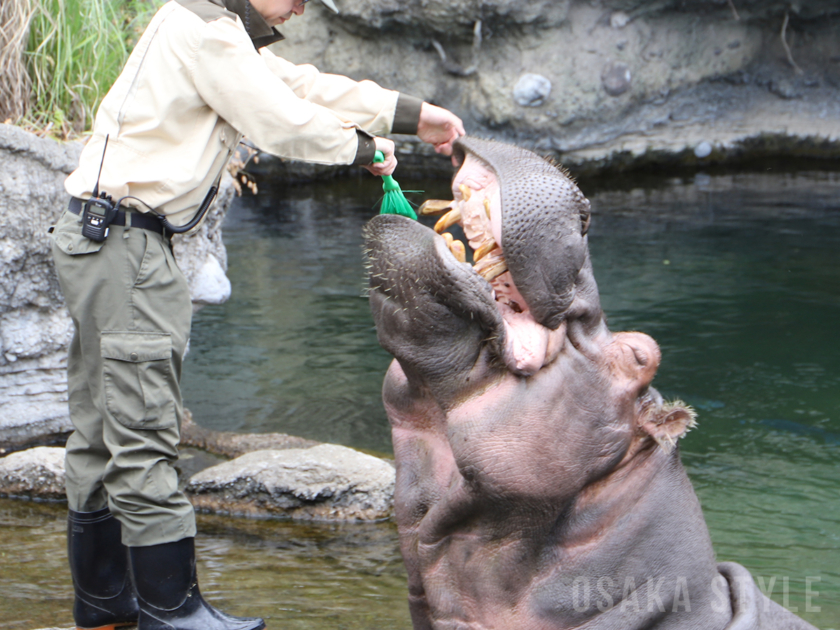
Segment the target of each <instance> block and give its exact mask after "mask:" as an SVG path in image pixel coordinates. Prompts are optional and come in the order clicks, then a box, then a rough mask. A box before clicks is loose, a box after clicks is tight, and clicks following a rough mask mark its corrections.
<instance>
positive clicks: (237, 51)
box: [188, 18, 396, 164]
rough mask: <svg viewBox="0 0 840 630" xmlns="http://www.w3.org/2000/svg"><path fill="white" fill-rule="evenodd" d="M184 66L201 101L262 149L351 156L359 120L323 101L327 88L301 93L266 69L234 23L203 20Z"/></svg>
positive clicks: (324, 159)
mask: <svg viewBox="0 0 840 630" xmlns="http://www.w3.org/2000/svg"><path fill="white" fill-rule="evenodd" d="M188 70H189V72H190V73H191V76H192V79H193V81H194V83H195V86H196V90H197V91H198V94H199V95H200V96H201V98H202V99H203V100H204V102H205V103H207V105H208V106H209V107H210V108H212V109H213V110H214V111H215V112H216V113H217V114H219V116H221V117H222V118H224V119H225V120H226V121H227V122H228V123H230V124H231V125H233V127H235V128H236V129H237V131H239V132H240V133H242V134H244V135H245V136H247V137H248V138H249V139H250V140H252V141H253V142H254V143H255V144H256V145H257V146H258V147H260V148H261V149H262V150H264V151H267V152H268V153H272V154H274V155H277V156H280V157H286V158H292V159H298V160H303V161H306V162H315V163H319V164H352V163H353V162H354V160H355V159H356V154H357V149H358V146H359V140H358V135H357V129H358V127H359V125H357V123H356V122H354V121H353V120H352V119H351V118H350V117H343V116H341V115H339V114H338V113H337V112H335V111H332V110H331V109H329V108H328V107H326V106H325V105H324V103H325V102H326V103H328V102H329V98H330V95H329V93H328V94H326V95H324V96H321V98H320V99H315V100H309V99H305V98H301V97H300V96H299V95H298V94H297V93H296V91H295V89H294V87H298V89H300V87H301V86H299V85H298V86H291V85H289V84H287V83H286V82H285V81H283V80H282V79H281V78H279V77H278V76H276V75H275V74H274V73H273V72H271V71H270V70H269V68H268V65H267V64H266V63H265V61H264V60H263V58H262V57H261V55H260V54H259V53H258V52H257V51H256V50H255V49H254V46H253V44H252V43H251V40H250V39H249V38H248V36H247V35H246V33H245V32H244V30H242V29H241V28H240V27H239V25H238V23H237V22H235V21H233V20H231V19H228V18H221V19H218V20H214V21H212V22H209V23H207V24H205V25H204V28H202V29H201V30H200V34H199V36H198V37H197V41H196V44H195V54H194V56H193V58H192V63H191V67H190V68H189V69H188ZM337 92H340V90H337ZM395 99H396V97H395ZM319 100H320V101H321V102H318V101H319Z"/></svg>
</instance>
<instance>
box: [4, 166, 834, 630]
mask: <svg viewBox="0 0 840 630" xmlns="http://www.w3.org/2000/svg"><path fill="white" fill-rule="evenodd" d="M401 183H403V187H404V188H414V187H416V188H422V189H424V190H426V194H425V195H423V197H438V198H444V197H445V196H446V191H447V187H448V185H447V182H422V183H420V184H414V183H413V182H410V181H406V182H402V181H401ZM581 185H582V187H583V189H584V192H585V193H586V194H587V196H589V197H590V199H591V200H592V203H593V213H594V217H593V222H592V228H591V232H590V234H591V239H590V248H591V251H592V257H593V263H594V267H595V274H596V278H597V280H598V284H599V287H600V290H601V295H602V302H603V307H604V309H605V311H606V313H607V315H608V317H609V322H610V327H611V328H612V329H613V330H642V331H644V332H647V333H649V334H650V335H652V336H653V337H654V338H655V339H656V340H657V341H658V342H659V344H660V346H661V347H662V351H663V361H662V366H661V368H660V372H659V374H658V376H657V378H656V381H655V385H656V387H658V388H659V389H660V391H661V392H662V393H663V394H664V395H665V396H666V397H669V398H677V397H678V398H682V399H683V400H685V401H687V402H688V403H690V404H692V405H694V406H695V407H696V408H697V410H698V412H699V414H700V417H699V420H700V426H699V427H698V428H697V429H696V430H695V431H693V432H692V433H690V434H689V436H688V437H687V438H686V439H685V440H684V441H683V444H682V453H683V461H684V463H685V465H686V468H687V469H688V472H689V475H690V477H691V479H692V481H693V483H694V486H695V488H696V489H697V493H698V495H699V497H700V500H701V502H702V504H703V509H704V512H705V515H706V519H707V523H708V525H709V529H710V531H711V535H712V539H713V541H714V543H715V548H716V551H717V554H718V558H719V559H720V560H733V561H736V562H740V563H742V564H744V565H745V566H747V567H748V568H749V569H750V570H751V571H752V572H753V574H754V575H755V576H756V577H757V578H758V579H759V580H760V582H761V583H763V584H764V585H765V587H767V588H769V587H770V585H771V584H772V585H773V590H772V597H773V599H775V600H776V601H778V602H779V603H782V604H784V605H787V606H788V607H789V608H792V609H793V608H796V609H797V613H798V614H799V615H800V616H802V617H803V618H805V619H807V620H808V621H810V622H811V623H814V624H815V625H817V626H818V627H820V628H822V629H823V630H828V629H830V628H831V629H834V630H837V629H840V569H838V567H840V352H838V351H839V350H840V342H838V339H840V335H838V333H837V327H838V324H840V317H838V313H840V265H838V262H840V260H838V258H840V256H838V252H840V197H838V194H837V191H838V190H840V175H838V174H836V173H824V172H810V173H798V174H783V173H778V172H775V171H770V172H767V173H764V174H741V175H728V176H720V177H707V176H705V175H702V174H701V175H697V176H692V177H688V178H685V179H670V180H667V181H665V180H655V179H651V178H647V179H645V180H644V181H632V180H627V179H624V180H623V181H615V180H609V181H596V182H587V181H584V182H582V184H581ZM260 187H261V190H262V194H261V195H260V196H259V197H257V198H251V199H243V200H240V201H239V202H238V203H237V206H236V208H235V209H234V210H233V211H232V212H231V214H230V215H229V217H228V219H227V221H226V224H225V233H224V238H225V243H226V245H227V247H228V253H229V257H230V269H229V276H230V278H231V281H232V284H233V296H232V298H231V300H230V301H229V302H228V303H227V304H225V305H221V306H214V307H207V308H205V309H203V310H202V311H200V312H199V313H198V314H197V316H196V318H195V321H194V327H193V337H192V344H191V354H190V357H189V358H188V360H187V362H186V365H185V375H184V383H183V389H184V395H185V399H186V404H187V406H188V407H189V408H190V409H192V411H193V413H194V415H195V417H196V419H197V420H198V422H200V423H201V424H204V425H206V426H209V427H212V428H217V429H227V430H239V431H249V432H265V431H283V432H287V433H292V434H295V435H301V436H305V437H310V438H314V439H319V440H323V441H331V442H337V443H341V444H346V445H350V446H356V447H363V448H366V449H371V450H376V451H380V452H383V453H387V452H389V451H390V440H389V434H388V427H387V420H386V418H385V415H384V412H383V411H382V408H381V404H380V401H379V392H380V387H381V382H382V376H383V373H384V371H385V368H386V367H387V365H388V362H389V357H388V356H387V355H386V354H385V353H384V352H383V351H382V350H381V349H379V348H378V346H377V345H376V335H375V331H374V330H373V326H372V322H371V320H370V315H369V313H368V307H367V302H366V301H365V299H364V298H363V297H362V292H363V286H364V280H363V269H362V265H361V238H360V234H359V232H360V230H361V227H362V225H363V224H364V222H365V221H366V220H367V219H368V218H369V217H370V216H371V214H372V210H371V206H372V204H373V200H375V198H376V196H377V194H378V193H377V190H378V186H377V185H376V183H375V182H374V181H373V180H372V179H365V180H359V181H350V182H342V183H337V184H329V185H323V184H321V185H317V186H312V187H302V188H294V189H291V190H282V189H281V188H276V189H272V187H271V184H270V182H266V181H263V182H260ZM62 519H63V508H61V507H59V506H49V505H40V504H26V503H19V502H12V501H0V531H2V537H0V554H2V555H0V559H2V563H0V609H2V611H3V613H4V614H3V615H2V617H0V619H1V620H0V628H23V629H26V630H30V629H31V628H38V627H43V626H48V625H69V624H70V623H71V622H72V620H71V618H70V615H69V606H70V588H69V578H68V575H67V570H66V568H65V558H64V552H63V520H62ZM200 529H201V538H200V546H201V550H200V551H201V553H200V558H201V562H200V566H199V570H200V575H201V579H202V581H203V584H204V590H205V591H206V592H207V594H208V596H209V597H210V598H211V599H213V600H214V601H216V602H218V603H219V604H220V605H224V606H226V607H227V608H229V609H230V610H231V611H232V612H239V613H242V614H245V613H251V614H260V615H263V616H265V617H266V618H267V619H268V620H269V627H273V628H301V629H303V628H306V629H312V630H321V629H322V628H323V629H326V628H356V629H361V630H365V629H368V628H369V629H380V628H381V629H385V628H388V629H389V630H395V629H396V630H399V629H404V630H408V629H409V628H410V621H409V617H408V612H407V607H406V605H405V596H406V591H405V577H404V572H403V569H402V566H401V563H400V558H399V553H398V550H397V539H396V531H395V529H394V527H393V526H392V525H391V524H387V523H384V524H375V525H367V526H356V525H345V526H329V525H317V526H316V525H296V524H291V523H284V522H249V521H240V520H233V519H224V518H210V517H202V518H201V519H200Z"/></svg>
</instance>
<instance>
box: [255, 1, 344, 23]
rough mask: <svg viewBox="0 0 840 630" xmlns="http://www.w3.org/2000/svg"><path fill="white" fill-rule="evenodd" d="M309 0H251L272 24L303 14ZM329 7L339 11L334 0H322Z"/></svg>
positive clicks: (258, 11)
mask: <svg viewBox="0 0 840 630" xmlns="http://www.w3.org/2000/svg"><path fill="white" fill-rule="evenodd" d="M307 2H309V0H251V5H252V6H253V7H254V8H255V9H256V10H257V13H259V14H260V15H261V16H262V17H263V19H264V20H265V21H266V22H268V23H269V24H270V25H271V26H276V25H278V24H282V23H283V22H285V21H286V20H288V19H289V18H291V17H292V16H293V15H303V11H304V8H305V7H306V3H307ZM321 2H323V3H324V4H325V5H326V6H327V7H328V8H329V9H331V10H332V11H334V12H336V13H338V7H336V6H335V2H334V0H321Z"/></svg>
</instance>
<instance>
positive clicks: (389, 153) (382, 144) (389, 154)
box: [364, 136, 397, 175]
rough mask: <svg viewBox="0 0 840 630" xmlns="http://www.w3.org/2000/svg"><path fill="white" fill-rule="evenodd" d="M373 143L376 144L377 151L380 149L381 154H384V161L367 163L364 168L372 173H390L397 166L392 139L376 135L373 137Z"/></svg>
mask: <svg viewBox="0 0 840 630" xmlns="http://www.w3.org/2000/svg"><path fill="white" fill-rule="evenodd" d="M373 144H374V145H376V150H377V151H382V155H384V156H385V161H384V162H379V163H376V164H368V165H367V166H365V167H364V168H366V169H367V170H369V171H370V172H371V173H373V174H374V175H390V174H391V173H393V172H394V169H395V168H397V157H396V156H395V155H394V141H393V140H388V138H380V137H378V136H377V137H376V138H374V139H373Z"/></svg>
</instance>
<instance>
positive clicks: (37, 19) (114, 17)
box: [3, 0, 162, 137]
mask: <svg viewBox="0 0 840 630" xmlns="http://www.w3.org/2000/svg"><path fill="white" fill-rule="evenodd" d="M3 1H4V2H6V1H11V2H21V1H24V2H25V1H26V0H3ZM29 1H30V2H32V10H33V15H32V19H31V21H30V25H29V46H28V48H27V51H26V53H25V61H26V68H27V71H28V75H29V78H30V79H31V84H32V86H31V96H30V108H29V113H28V115H27V117H26V122H27V124H28V125H30V126H34V127H36V128H39V129H50V130H51V131H52V132H53V133H54V134H55V135H59V136H63V137H67V136H68V135H71V134H73V133H81V132H84V131H86V130H87V129H89V128H90V126H91V124H92V123H93V117H94V114H95V112H96V108H97V107H98V106H99V102H100V101H101V100H102V97H103V96H105V94H106V92H107V91H108V89H110V87H111V85H112V84H113V82H114V81H115V80H116V78H117V76H119V73H120V71H121V70H122V67H123V64H124V63H125V61H126V59H127V57H128V54H129V52H130V50H131V48H132V47H133V45H134V44H135V43H136V41H137V39H138V38H139V34H140V33H141V32H142V30H143V28H145V25H146V24H147V23H148V21H149V19H150V18H151V16H152V14H153V13H154V11H155V10H156V9H157V8H158V7H159V6H160V5H161V4H162V2H161V1H158V0H129V1H128V2H126V1H125V0H29Z"/></svg>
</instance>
